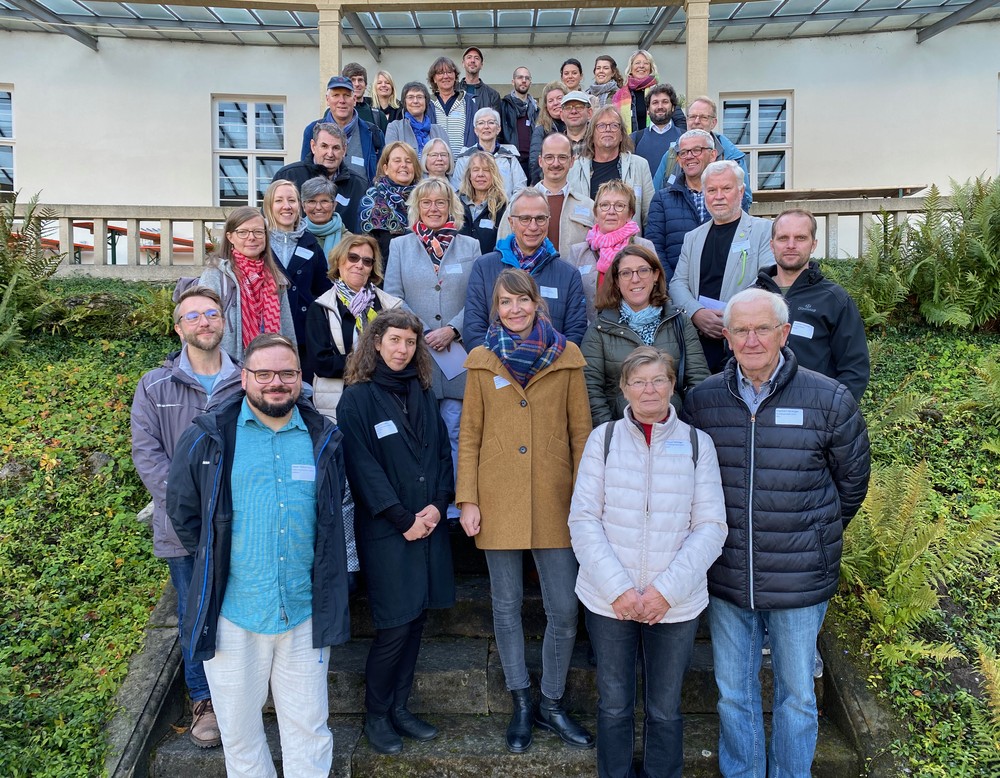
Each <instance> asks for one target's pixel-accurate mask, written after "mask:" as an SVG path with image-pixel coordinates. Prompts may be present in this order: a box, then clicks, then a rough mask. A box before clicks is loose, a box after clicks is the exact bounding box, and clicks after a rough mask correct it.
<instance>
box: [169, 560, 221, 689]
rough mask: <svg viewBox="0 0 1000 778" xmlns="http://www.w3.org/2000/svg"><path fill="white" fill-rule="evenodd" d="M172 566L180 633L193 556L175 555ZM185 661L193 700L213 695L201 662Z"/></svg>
mask: <svg viewBox="0 0 1000 778" xmlns="http://www.w3.org/2000/svg"><path fill="white" fill-rule="evenodd" d="M167 567H169V568H170V583H172V584H173V585H174V589H176V590H177V634H178V635H180V632H181V628H182V626H183V624H184V608H185V607H186V606H187V598H188V589H189V588H190V586H191V575H192V574H193V573H194V557H193V556H175V557H169V558H168V559H167ZM182 661H183V662H184V683H185V684H186V685H187V688H188V694H190V695H191V701H192V702H201V701H202V700H207V699H208V698H209V697H211V696H212V692H210V691H209V689H208V679H207V678H206V677H205V668H204V667H202V664H201V662H189V661H188V660H187V659H183V660H182Z"/></svg>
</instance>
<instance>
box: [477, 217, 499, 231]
mask: <svg viewBox="0 0 1000 778" xmlns="http://www.w3.org/2000/svg"><path fill="white" fill-rule="evenodd" d="M479 226H480V228H482V229H484V230H492V229H493V228H494V227H495V226H496V225H495V224H494V223H493V220H492V219H480V220H479Z"/></svg>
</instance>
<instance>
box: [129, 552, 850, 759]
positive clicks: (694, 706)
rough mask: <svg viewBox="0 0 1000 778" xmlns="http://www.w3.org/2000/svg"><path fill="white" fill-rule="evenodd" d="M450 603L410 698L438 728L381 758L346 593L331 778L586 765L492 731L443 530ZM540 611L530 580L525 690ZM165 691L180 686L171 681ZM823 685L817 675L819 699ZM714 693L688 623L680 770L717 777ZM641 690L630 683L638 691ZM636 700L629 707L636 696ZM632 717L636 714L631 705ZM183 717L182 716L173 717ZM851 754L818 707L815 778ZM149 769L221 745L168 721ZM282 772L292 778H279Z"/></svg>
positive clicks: (429, 630) (367, 628)
mask: <svg viewBox="0 0 1000 778" xmlns="http://www.w3.org/2000/svg"><path fill="white" fill-rule="evenodd" d="M455 546H456V548H455V550H456V569H457V570H458V571H459V572H458V574H457V589H458V601H457V603H456V605H455V607H453V608H451V609H450V610H447V611H432V612H431V614H430V617H429V619H428V622H427V626H426V629H425V632H424V641H423V644H422V648H421V652H420V659H419V661H418V663H417V675H416V681H415V684H414V689H413V694H412V697H411V702H410V707H411V709H412V710H413V711H414V712H416V713H420V714H422V715H423V716H424V717H425V718H427V719H428V720H429V721H430V722H431V723H433V724H435V725H436V726H438V727H439V728H440V729H441V735H440V736H439V737H438V738H437V739H436V740H434V741H431V742H429V743H417V742H415V741H411V740H404V748H403V752H402V753H401V754H397V755H395V756H383V755H380V754H377V753H375V752H374V751H372V750H371V748H369V746H368V743H367V740H366V739H365V737H364V736H363V734H362V731H361V729H362V724H363V713H364V704H363V700H364V663H365V657H366V656H367V652H368V646H369V644H370V642H371V637H372V634H373V631H372V626H371V621H370V616H369V612H368V608H367V603H366V601H365V599H364V597H363V595H362V596H359V597H357V598H355V599H354V600H353V601H352V603H351V622H352V631H351V634H352V635H353V636H354V638H353V639H352V640H351V641H350V642H349V643H347V644H346V645H343V646H338V647H337V648H335V649H333V651H332V652H331V656H330V682H329V691H330V714H331V716H330V725H331V728H332V730H333V733H334V751H335V752H334V764H333V771H332V773H331V775H333V776H337V778H348V777H350V778H369V777H372V778H375V777H380V776H385V777H386V778H389V777H391V778H401V777H403V776H433V777H434V778H445V776H447V777H448V778H465V777H466V776H468V778H492V777H493V776H496V777H497V778H514V777H515V776H551V777H552V778H563V777H564V776H565V777H567V778H568V777H569V776H592V775H596V773H597V769H596V762H595V751H593V750H591V751H578V750H575V749H572V748H568V747H565V746H564V745H563V744H562V742H561V741H560V740H559V739H558V738H557V737H556V736H555V735H554V734H551V733H549V732H546V731H542V730H537V729H536V731H535V741H534V744H533V745H532V747H531V749H530V750H529V751H528V752H527V753H525V754H518V755H515V754H510V753H508V752H507V750H506V748H505V747H504V741H503V735H504V730H505V728H506V725H507V719H508V715H509V712H510V709H511V699H510V694H509V692H507V690H506V688H505V686H504V679H503V671H502V669H501V666H500V658H499V656H498V655H497V653H496V646H495V644H494V642H493V640H492V633H493V621H492V613H491V609H490V599H489V579H488V577H487V576H486V574H485V567H484V565H483V563H482V560H481V557H477V554H478V552H476V551H475V550H474V549H473V548H471V547H470V546H469V545H468V544H467V542H466V541H465V539H464V538H455ZM544 623H545V616H544V612H543V610H542V602H541V595H540V593H539V590H538V587H537V585H535V586H532V585H531V584H527V585H526V586H525V605H524V625H525V634H526V635H528V636H532V637H529V639H528V646H527V657H528V666H529V669H530V670H531V671H532V675H533V679H534V682H535V694H536V695H537V678H538V674H539V671H540V667H541V640H540V637H541V634H542V632H543V629H544ZM580 623H581V630H580V634H579V636H578V640H577V646H576V651H575V653H574V657H573V663H572V669H571V671H570V675H569V681H568V686H567V691H566V696H565V698H564V702H565V704H566V707H567V708H568V709H569V710H571V711H573V712H575V713H578V714H580V718H581V720H582V722H583V723H584V724H585V725H586V726H588V727H589V728H590V729H591V731H594V730H595V729H596V722H595V716H596V711H597V691H596V671H595V669H594V668H593V667H592V666H591V665H590V664H589V663H588V661H587V644H586V633H585V631H584V630H583V619H582V618H581V622H580ZM761 680H762V684H763V686H764V690H765V703H764V704H765V712H767V711H769V710H770V704H769V699H768V698H769V697H770V693H771V682H772V677H771V668H770V659H769V658H767V657H765V661H764V668H763V670H762V672H761ZM176 693H177V694H180V693H181V692H180V688H179V685H178V689H177V692H176ZM825 693H828V692H827V690H826V689H825V688H824V684H823V683H822V682H819V683H818V685H817V694H818V699H819V704H820V709H821V710H822V709H823V695H824V694H825ZM716 697H717V691H716V687H715V680H714V677H713V669H712V651H711V645H710V643H709V638H708V634H707V631H705V630H704V629H702V630H700V632H699V636H698V642H697V645H696V646H695V651H694V655H693V658H692V662H691V668H690V670H689V671H688V675H687V678H686V681H685V685H684V691H683V709H684V711H685V746H684V752H685V754H684V757H685V770H684V774H685V775H686V776H693V777H697V778H701V777H702V776H704V777H705V778H708V777H709V776H713V777H714V776H718V775H719V772H718V758H717V756H716V749H717V745H718V718H717V716H716V714H715V703H716ZM640 699H641V690H640ZM269 706H270V702H269V703H268V708H266V709H265V723H266V726H267V731H268V738H269V741H270V743H271V751H272V754H274V756H275V764H276V765H278V769H279V774H280V772H281V754H280V748H279V747H278V732H277V723H276V721H275V719H274V715H273V712H272V711H271V710H270V707H269ZM640 707H641V706H640ZM640 716H641V713H640ZM178 723H179V724H185V723H186V722H185V721H181V722H178ZM636 730H637V733H636V734H637V748H636V755H637V756H638V755H639V754H640V753H641V748H640V747H639V744H640V743H641V731H642V728H641V724H637V727H636ZM859 773H860V768H859V758H858V755H857V753H856V752H855V751H854V749H853V748H852V747H851V745H850V742H849V740H848V739H847V738H846V737H845V736H844V734H843V733H842V732H841V731H840V730H839V729H838V728H837V727H836V726H835V725H834V724H833V723H832V722H830V721H829V720H827V719H826V718H825V717H822V716H821V718H820V735H819V745H818V747H817V754H816V762H815V763H814V766H813V776H815V778H854V777H855V776H858V775H859ZM149 774H150V775H151V776H155V777H156V778H189V777H190V778H202V777H203V778H209V777H212V778H214V777H216V776H218V778H224V776H225V774H226V771H225V764H224V759H223V753H222V749H221V748H217V749H210V750H206V751H203V750H200V749H198V748H196V747H195V746H194V745H192V744H191V742H190V741H189V740H188V737H187V735H186V733H178V732H176V731H171V732H170V733H169V734H168V736H167V737H166V738H165V739H164V740H162V741H161V742H160V743H159V744H157V745H156V746H154V749H153V753H152V754H151V755H150V759H149ZM287 778H295V777H294V776H288V777H287Z"/></svg>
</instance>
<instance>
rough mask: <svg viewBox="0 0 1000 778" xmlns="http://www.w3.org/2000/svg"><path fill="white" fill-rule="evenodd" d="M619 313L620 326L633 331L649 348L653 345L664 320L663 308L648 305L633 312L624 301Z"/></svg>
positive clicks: (619, 307)
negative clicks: (622, 325)
mask: <svg viewBox="0 0 1000 778" xmlns="http://www.w3.org/2000/svg"><path fill="white" fill-rule="evenodd" d="M618 312H619V313H620V314H621V319H619V320H618V322H619V324H624V325H625V326H626V327H628V328H629V329H630V330H632V331H633V332H634V333H635V334H636V335H638V336H639V339H640V340H641V341H642V342H643V343H645V344H646V345H647V346H652V345H653V340H654V339H655V338H656V330H657V328H658V327H659V326H660V319H662V318H663V309H662V308H655V307H654V306H652V305H647V306H646V307H645V308H643V309H642V310H641V311H633V310H632V309H631V308H629V306H628V303H626V302H625V301H624V300H622V302H621V304H620V305H619V306H618Z"/></svg>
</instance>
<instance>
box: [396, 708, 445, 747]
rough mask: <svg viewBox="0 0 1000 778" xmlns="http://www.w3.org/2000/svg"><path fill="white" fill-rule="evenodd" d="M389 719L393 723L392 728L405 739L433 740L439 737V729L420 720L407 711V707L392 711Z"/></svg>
mask: <svg viewBox="0 0 1000 778" xmlns="http://www.w3.org/2000/svg"><path fill="white" fill-rule="evenodd" d="M389 719H390V721H392V726H393V727H394V728H395V729H396V731H397V732H398V733H399V734H400V735H402V736H403V737H408V738H413V739H414V740H433V739H434V738H436V737H437V736H438V729H437V727H435V726H434V725H433V724H428V723H427V722H426V721H423V720H421V719H418V718H417V717H416V716H414V715H413V714H412V713H410V711H408V710H407V709H406V706H405V705H401V706H400V707H398V708H393V709H392V710H390V711H389Z"/></svg>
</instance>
